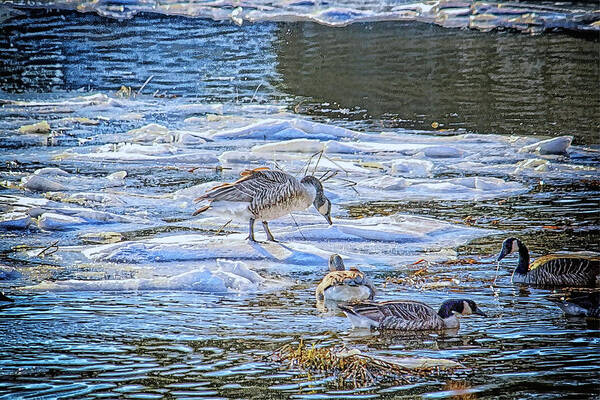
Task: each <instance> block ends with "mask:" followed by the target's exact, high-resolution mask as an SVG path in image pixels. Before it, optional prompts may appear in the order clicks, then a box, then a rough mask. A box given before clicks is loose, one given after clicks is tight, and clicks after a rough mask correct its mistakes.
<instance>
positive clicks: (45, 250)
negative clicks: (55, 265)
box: [37, 240, 58, 257]
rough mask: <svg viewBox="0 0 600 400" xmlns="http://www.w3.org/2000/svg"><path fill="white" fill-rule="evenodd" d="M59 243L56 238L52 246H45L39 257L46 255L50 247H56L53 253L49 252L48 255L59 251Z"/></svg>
mask: <svg viewBox="0 0 600 400" xmlns="http://www.w3.org/2000/svg"><path fill="white" fill-rule="evenodd" d="M57 245H58V240H56V241H55V242H54V243H52V244H51V245H50V246H48V247H44V249H43V250H42V251H40V252H39V253H38V255H37V257H41V256H43V255H45V254H46V252H47V251H48V250H50V249H54V251H53V252H52V253H48V255H50V254H54V253H56V252H57V251H58V246H57Z"/></svg>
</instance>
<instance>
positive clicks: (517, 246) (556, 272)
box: [498, 238, 600, 286]
mask: <svg viewBox="0 0 600 400" xmlns="http://www.w3.org/2000/svg"><path fill="white" fill-rule="evenodd" d="M513 252H518V253H519V264H518V265H517V268H516V269H515V271H514V272H513V275H512V281H513V283H526V284H531V285H545V286H595V285H596V286H597V285H598V279H599V278H600V257H592V256H585V255H578V254H550V255H547V256H543V257H540V258H538V259H537V260H535V261H534V262H533V263H531V264H529V250H527V246H525V243H523V242H521V241H520V240H519V239H515V238H508V239H506V240H505V241H504V242H503V243H502V250H501V251H500V255H498V262H500V260H502V259H503V258H504V257H506V256H507V255H509V254H510V253H513Z"/></svg>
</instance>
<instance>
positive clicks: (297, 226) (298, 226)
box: [290, 213, 307, 240]
mask: <svg viewBox="0 0 600 400" xmlns="http://www.w3.org/2000/svg"><path fill="white" fill-rule="evenodd" d="M290 217H292V220H294V224H296V228H298V232H300V236H302V239H304V240H307V239H306V236H304V233H302V229H300V225H298V222H296V218H294V214H292V213H290Z"/></svg>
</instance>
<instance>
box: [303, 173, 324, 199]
mask: <svg viewBox="0 0 600 400" xmlns="http://www.w3.org/2000/svg"><path fill="white" fill-rule="evenodd" d="M300 183H304V184H309V185H313V186H314V187H315V190H316V191H317V196H319V195H323V184H321V181H320V180H318V179H317V178H316V177H314V176H312V175H307V176H305V177H304V178H302V180H301V181H300Z"/></svg>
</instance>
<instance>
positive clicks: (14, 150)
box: [0, 10, 600, 399]
mask: <svg viewBox="0 0 600 400" xmlns="http://www.w3.org/2000/svg"><path fill="white" fill-rule="evenodd" d="M599 61H600V47H599V44H598V42H595V41H593V40H589V39H582V38H576V37H572V36H567V35H563V34H555V35H543V36H532V37H530V36H525V35H516V34H509V33H479V32H470V31H460V30H445V29H442V28H439V27H435V26H430V25H422V24H414V23H399V22H395V23H390V22H386V23H370V24H355V25H352V26H350V27H346V28H327V27H323V26H319V25H316V24H313V23H292V24H286V23H260V24H254V25H253V24H250V25H248V24H245V25H243V26H242V27H238V26H236V25H233V24H231V23H229V22H214V21H207V20H202V19H186V18H179V17H164V16H157V15H151V14H142V15H138V16H136V17H135V18H133V19H129V20H124V21H118V20H112V19H104V18H102V17H99V16H96V15H83V14H78V13H74V12H60V13H59V12H55V11H52V12H46V11H39V10H28V11H26V15H25V16H19V17H16V18H14V19H12V20H9V21H6V22H5V23H4V24H3V26H2V28H1V30H0V89H1V90H2V97H5V98H11V99H20V98H27V99H48V98H53V97H61V96H66V95H69V96H70V95H77V94H79V92H77V90H78V89H80V88H84V91H86V92H87V90H88V89H93V90H99V91H104V92H111V93H112V92H115V91H116V90H118V89H119V87H120V86H121V85H125V86H131V87H133V88H134V89H136V88H139V87H141V86H142V84H143V83H144V82H145V81H146V79H148V77H149V76H153V78H152V80H151V81H150V82H149V83H148V85H147V86H146V88H145V89H144V93H147V94H152V93H154V92H155V91H157V90H158V91H159V94H164V95H167V96H169V95H176V96H179V97H185V98H190V99H197V100H198V101H199V102H207V101H218V102H224V103H235V102H239V103H243V102H246V103H247V102H250V100H253V101H254V102H259V103H278V104H285V105H287V106H289V109H290V110H295V111H296V112H299V113H303V114H309V115H311V116H314V117H315V118H318V119H320V120H329V121H330V122H332V123H335V124H344V125H350V126H353V127H358V128H360V129H371V130H374V131H380V130H382V129H386V128H391V127H410V128H413V127H414V128H428V129H431V123H432V122H438V123H439V124H441V126H442V127H444V128H461V129H464V130H467V131H475V132H478V133H492V132H500V133H506V134H511V133H515V134H521V135H536V134H540V135H541V134H544V135H549V136H556V135H563V134H572V135H574V136H575V139H576V141H577V142H578V143H583V144H598V143H600V138H599V137H598V129H599V124H600V92H599V91H598V86H599V85H598V84H599V82H600V81H599V79H600V78H599V76H600V72H599V68H600V67H599ZM155 100H156V101H157V102H164V103H168V102H169V101H171V99H169V98H166V99H160V98H157V99H155ZM3 115H4V116H5V118H6V120H5V121H2V123H4V124H6V125H3V126H12V125H11V124H13V125H14V124H15V123H18V122H19V120H20V118H23V116H22V115H17V114H15V115H14V116H11V115H9V114H3ZM31 117H32V118H47V117H55V115H54V114H52V113H49V114H44V115H43V116H41V115H33V116H31ZM169 118H170V117H169V116H168V115H162V114H161V113H158V112H157V113H156V114H155V115H152V120H153V121H160V122H164V121H168V120H169ZM146 122H148V121H146ZM140 124H141V123H140ZM134 125H135V124H134V123H130V122H128V123H123V125H116V123H115V125H109V124H106V125H101V126H100V127H98V128H93V129H97V131H94V133H98V132H99V136H101V137H102V136H103V135H106V136H108V135H110V134H113V133H114V132H115V131H125V130H127V129H129V128H132V127H137V126H134ZM8 129H9V128H6V130H8ZM76 134H79V135H80V137H85V135H87V134H90V133H89V132H88V131H84V132H82V133H77V132H76ZM76 134H74V138H70V139H68V140H71V141H68V140H65V142H63V143H60V144H59V145H57V146H56V147H44V146H39V147H35V146H32V147H28V146H25V145H23V146H20V145H19V144H18V143H17V144H15V143H12V144H11V146H9V145H8V144H6V145H5V146H4V147H3V148H2V149H1V151H2V153H3V154H2V158H3V160H4V161H6V160H8V159H15V160H17V159H18V160H20V161H21V162H22V163H21V164H20V165H19V167H18V168H14V169H11V170H10V171H11V173H12V172H14V173H15V174H16V173H22V172H32V171H33V170H35V169H36V168H40V167H42V166H47V165H52V166H55V165H60V166H61V167H65V165H66V167H67V168H68V169H70V170H73V171H75V170H77V169H78V168H81V169H82V174H83V175H86V176H95V174H97V175H100V174H102V173H105V172H107V171H109V170H110V169H111V168H116V167H114V166H110V165H109V166H106V165H100V163H96V164H94V163H89V164H83V163H81V164H77V162H73V161H67V162H66V163H65V164H58V163H57V162H55V161H52V160H51V156H52V154H54V153H55V152H58V151H59V150H61V149H64V148H67V147H69V146H74V145H75V144H74V143H75V142H76V139H77V135H76ZM99 142H100V143H104V141H102V139H100V140H99ZM3 143H7V142H3ZM5 154H9V155H10V156H7V158H5V157H4V155H5ZM592 163H593V164H594V165H597V162H596V161H593V160H592ZM2 165H3V166H2V167H1V168H2V172H3V173H8V170H9V166H8V164H2ZM151 167H152V166H148V165H141V166H140V167H139V169H138V166H134V167H130V170H129V171H130V172H131V178H130V179H131V180H130V181H129V182H132V183H130V185H131V186H132V188H133V189H134V190H140V191H144V193H152V194H154V193H164V192H168V191H175V190H177V189H181V188H182V187H185V186H188V185H190V184H191V183H190V177H189V174H187V173H184V172H181V171H180V172H174V171H167V172H165V171H155V170H154V169H151ZM109 172H113V171H112V170H110V171H109ZM226 177H227V178H228V179H229V178H232V176H226ZM219 178H221V176H219V175H218V174H215V173H206V174H205V176H204V177H203V179H205V180H214V179H219ZM525 181H526V183H527V184H530V185H531V190H530V192H528V193H526V194H524V195H522V196H517V197H512V198H508V199H503V200H502V201H500V200H489V201H476V202H473V201H463V202H461V201H453V202H443V201H431V202H388V203H381V202H376V203H370V204H361V205H358V206H352V207H348V208H346V209H345V210H344V212H345V213H346V215H344V217H347V218H358V217H364V216H370V215H389V214H392V213H395V212H403V213H412V214H416V215H427V216H430V217H435V218H438V219H442V220H446V221H452V222H459V223H462V221H464V219H465V218H466V217H472V218H473V219H474V221H475V222H473V223H474V224H475V225H476V226H480V227H485V228H490V229H496V230H498V233H497V234H495V235H490V236H486V237H481V238H478V239H476V240H474V241H472V242H471V243H467V244H465V245H463V246H461V247H460V248H459V249H458V252H459V255H460V256H461V257H475V258H477V262H476V263H475V264H468V265H456V266H443V265H433V266H431V267H430V268H429V271H428V272H429V274H428V279H429V280H430V281H433V280H435V279H440V278H444V279H449V278H456V279H459V280H460V281H461V284H460V285H453V286H451V287H450V288H448V289H443V290H419V289H418V288H415V287H411V286H407V285H399V284H388V285H387V286H385V287H384V282H385V280H386V279H387V278H402V277H406V276H408V275H410V273H411V272H412V271H415V270H417V269H419V268H420V266H418V265H417V266H402V268H398V267H397V266H395V265H375V266H374V267H373V268H372V269H370V270H369V274H370V275H371V276H372V277H373V279H374V281H375V284H376V285H377V286H378V287H380V288H382V289H381V293H380V294H381V299H382V300H387V299H398V298H403V299H418V300H422V301H425V302H428V303H431V304H434V305H435V304H438V303H439V302H440V300H441V298H446V297H456V296H460V297H463V296H466V297H469V298H472V299H474V300H475V301H477V303H478V304H479V305H480V306H481V307H482V308H483V309H484V310H486V312H487V313H488V314H489V315H490V318H487V319H483V318H478V317H473V318H469V319H464V320H462V325H461V329H460V332H459V333H458V334H448V335H441V334H430V333H427V334H425V335H408V336H388V335H378V334H373V335H367V336H365V335H364V334H361V333H359V332H356V331H353V330H351V329H350V325H349V323H348V322H347V321H346V319H345V318H343V317H341V316H340V315H335V316H326V315H322V314H321V313H319V312H318V311H317V309H316V308H315V306H314V286H315V284H316V283H317V282H318V281H319V279H320V278H321V276H322V272H323V271H315V270H311V271H299V272H298V271H297V272H295V273H292V274H291V276H290V277H289V278H290V279H291V280H292V281H293V284H292V286H291V287H289V288H286V289H285V290H281V291H276V292H271V293H264V294H260V295H253V294H242V295H228V296H218V295H210V294H205V293H195V292H143V291H140V292H101V291H100V292H65V293H60V292H31V291H29V292H28V291H24V292H14V294H11V296H12V297H13V298H14V299H15V300H16V302H15V303H14V304H7V303H4V304H2V305H0V307H1V308H0V338H1V339H0V343H1V344H2V346H0V398H2V399H14V398H42V399H55V398H131V399H154V398H157V399H175V398H177V399H185V398H204V399H207V398H252V399H269V398H270V399H277V398H294V399H323V398H359V399H363V398H386V399H388V398H389V399H392V398H401V397H404V398H423V397H424V398H432V399H437V398H464V399H471V398H490V399H492V398H493V399H520V398H542V399H554V398H560V399H563V398H571V399H587V398H590V399H591V398H597V397H598V395H599V393H600V331H599V330H598V326H597V323H596V324H594V323H593V322H590V321H586V320H584V319H578V318H575V319H569V318H565V317H564V316H563V315H562V314H561V312H560V311H559V310H558V309H557V307H556V306H555V305H554V304H553V303H551V302H550V301H549V300H548V299H549V297H550V296H551V295H556V294H559V293H555V292H556V291H552V290H547V289H536V288H521V287H518V286H513V285H511V284H510V283H509V282H510V274H511V272H512V267H514V262H515V260H509V261H507V262H506V264H503V265H502V266H501V268H500V276H499V280H498V284H499V286H498V287H497V288H494V289H493V290H492V289H491V288H490V283H491V281H492V279H493V278H494V274H495V267H496V265H495V263H493V256H494V254H496V253H497V251H498V244H499V242H500V241H501V240H502V238H504V237H505V235H506V234H508V233H510V234H516V235H519V236H520V237H523V238H525V239H526V241H527V242H528V243H529V244H530V247H531V249H532V251H533V253H534V254H535V255H536V256H537V255H539V254H544V253H545V252H548V251H551V250H574V251H578V250H596V251H597V250H600V237H599V232H600V229H599V226H600V213H599V211H598V210H599V208H600V203H599V202H600V197H599V194H598V193H599V191H598V182H597V181H594V180H591V181H586V182H582V181H577V182H572V183H568V182H564V183H563V184H556V183H555V184H553V185H546V186H543V187H538V186H536V185H535V184H534V183H533V181H534V179H532V180H531V181H527V180H525ZM193 183H199V182H198V181H194V182H193ZM0 193H1V194H11V193H13V192H12V191H10V190H8V189H1V191H0ZM146 208H149V207H146ZM153 211H155V210H151V211H150V212H153ZM160 211H162V212H164V214H160V217H163V218H164V219H166V220H168V219H169V218H173V217H180V215H177V214H176V213H175V212H173V211H172V210H168V211H165V210H160ZM544 227H547V228H544ZM548 227H550V228H548ZM555 227H556V228H557V229H555ZM174 232H179V233H181V232H186V230H185V229H184V228H183V227H181V226H176V225H175V224H173V225H172V226H168V229H167V228H165V229H163V230H161V231H158V230H157V231H148V232H140V231H136V232H134V233H130V235H129V236H128V237H127V239H137V238H140V237H146V236H155V235H156V236H160V235H168V234H171V233H174ZM53 235H55V233H48V232H35V231H31V232H26V233H22V232H20V231H4V232H0V241H3V242H4V243H3V244H2V246H1V247H0V248H1V249H2V250H7V249H9V248H10V247H11V246H13V245H14V244H15V243H30V244H31V243H36V242H38V244H41V243H47V242H49V241H50V240H52V239H53ZM60 235H62V236H61V240H64V241H65V242H66V243H67V244H69V245H71V244H78V242H77V239H76V237H75V233H74V232H65V233H61V234H60ZM61 245H62V243H61ZM399 247H400V248H399V249H398V254H402V252H403V250H402V248H401V246H399ZM421 257H423V254H414V258H415V260H418V259H419V258H421ZM25 258H26V257H24V256H22V255H21V254H20V253H18V252H10V251H9V252H7V253H3V254H2V255H1V258H0V259H1V260H2V263H10V264H11V265H15V266H18V267H19V268H22V269H23V270H30V269H39V272H38V273H39V275H40V276H48V275H49V276H53V277H54V278H56V279H62V278H64V277H65V276H69V273H70V267H71V265H69V262H68V260H62V261H60V262H57V265H55V266H52V265H42V266H36V265H35V264H34V262H35V261H36V260H37V261H39V260H38V259H37V258H35V257H33V258H35V260H29V261H30V262H28V260H24V261H23V259H25ZM89 268H90V271H91V272H94V271H93V269H94V266H93V265H92V266H90V267H89ZM128 273H129V271H122V274H123V276H127V274H128ZM0 283H1V285H0V287H2V288H3V290H9V291H11V290H13V289H14V287H18V286H22V285H26V284H29V283H31V282H28V281H27V280H26V279H22V280H16V281H7V282H0ZM300 338H303V339H304V340H305V341H307V342H309V343H320V344H323V345H328V344H336V345H339V344H346V345H348V346H350V347H356V348H359V349H361V350H362V351H365V352H368V353H370V354H374V355H379V356H401V357H406V356H420V357H435V358H450V359H453V360H456V361H458V362H461V363H463V364H464V365H465V366H466V368H465V369H459V370H457V371H455V372H446V373H441V374H434V375H432V376H429V377H418V378H411V381H410V383H408V384H403V383H402V384H380V385H374V386H372V387H368V388H364V389H358V390H355V389H351V388H338V387H335V385H333V384H332V383H331V382H329V381H328V379H327V378H324V377H322V376H320V375H318V374H317V375H309V374H306V373H304V372H300V371H295V370H292V371H290V370H288V369H286V368H283V367H282V366H281V365H278V364H274V363H272V362H270V361H269V359H268V355H269V354H270V353H271V352H272V351H273V350H275V349H277V348H278V347H280V346H282V345H284V344H286V343H296V342H297V341H298V340H299V339H300ZM458 389H460V390H459V391H457V390H458Z"/></svg>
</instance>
